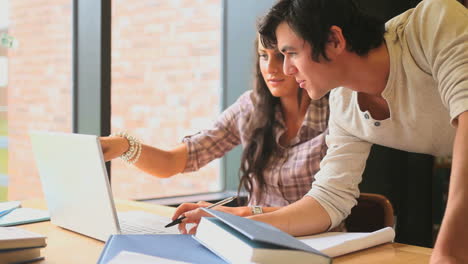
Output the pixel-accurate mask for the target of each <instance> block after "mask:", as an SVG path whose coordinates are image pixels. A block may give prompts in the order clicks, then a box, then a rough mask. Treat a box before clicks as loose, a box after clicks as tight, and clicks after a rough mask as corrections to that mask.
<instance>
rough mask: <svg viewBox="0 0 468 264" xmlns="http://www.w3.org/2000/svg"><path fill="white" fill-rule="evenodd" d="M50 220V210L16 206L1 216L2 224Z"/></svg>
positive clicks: (0, 224) (12, 224) (11, 224)
mask: <svg viewBox="0 0 468 264" xmlns="http://www.w3.org/2000/svg"><path fill="white" fill-rule="evenodd" d="M48 220H50V215H49V212H48V211H46V210H40V209H34V208H15V209H13V210H11V211H10V212H9V213H7V214H6V215H3V216H1V217H0V226H14V225H24V224H29V223H36V222H42V221H48Z"/></svg>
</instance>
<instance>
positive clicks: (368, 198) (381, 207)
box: [345, 193, 394, 232]
mask: <svg viewBox="0 0 468 264" xmlns="http://www.w3.org/2000/svg"><path fill="white" fill-rule="evenodd" d="M357 200H358V203H357V205H356V206H355V207H354V208H353V209H352V210H351V214H350V215H349V216H348V218H347V219H346V220H345V223H346V229H347V231H348V232H373V231H376V230H379V229H382V228H384V227H394V226H393V225H394V220H393V206H392V204H391V203H390V200H388V199H387V197H385V196H383V195H380V194H375V193H361V195H360V196H359V198H358V199H357Z"/></svg>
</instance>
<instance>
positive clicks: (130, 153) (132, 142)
mask: <svg viewBox="0 0 468 264" xmlns="http://www.w3.org/2000/svg"><path fill="white" fill-rule="evenodd" d="M110 136H114V137H122V138H125V139H126V140H127V141H128V146H129V148H128V150H127V151H126V152H124V153H123V154H122V155H120V158H121V159H122V160H123V161H125V162H126V163H127V164H129V165H133V164H135V162H137V161H138V159H139V158H140V154H141V148H142V147H141V141H140V140H139V139H138V138H136V137H134V136H131V135H129V134H128V133H127V132H125V131H122V132H117V133H115V134H111V135H110Z"/></svg>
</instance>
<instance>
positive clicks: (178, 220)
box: [164, 196, 236, 227]
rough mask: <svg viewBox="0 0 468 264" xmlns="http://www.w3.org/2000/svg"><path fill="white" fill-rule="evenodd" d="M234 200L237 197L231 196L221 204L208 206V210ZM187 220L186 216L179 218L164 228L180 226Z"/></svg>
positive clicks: (220, 202)
mask: <svg viewBox="0 0 468 264" xmlns="http://www.w3.org/2000/svg"><path fill="white" fill-rule="evenodd" d="M234 199H236V197H235V196H231V197H229V198H226V199H224V200H221V201H219V202H217V203H214V204H212V205H210V206H208V207H206V208H208V209H210V208H213V207H215V206H218V205H225V204H227V203H229V202H231V201H232V200H234ZM185 218H186V217H185V216H182V217H179V218H177V219H176V220H174V221H172V222H170V223H169V224H167V225H166V226H164V227H171V226H174V225H177V224H180V223H181V222H182V220H184V219H185Z"/></svg>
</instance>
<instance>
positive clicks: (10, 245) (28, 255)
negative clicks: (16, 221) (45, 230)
mask: <svg viewBox="0 0 468 264" xmlns="http://www.w3.org/2000/svg"><path fill="white" fill-rule="evenodd" d="M45 246H46V237H45V236H43V235H40V234H37V233H34V232H31V231H27V230H24V229H21V228H17V227H0V260H1V261H0V263H23V262H29V261H34V260H40V259H43V258H44V257H42V256H41V249H42V248H44V247H45Z"/></svg>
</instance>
